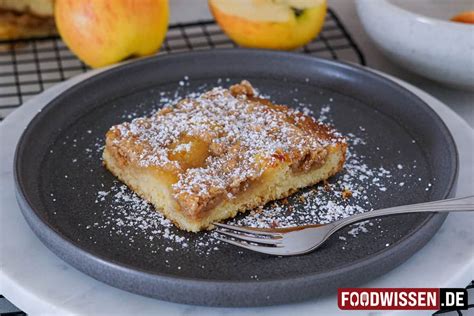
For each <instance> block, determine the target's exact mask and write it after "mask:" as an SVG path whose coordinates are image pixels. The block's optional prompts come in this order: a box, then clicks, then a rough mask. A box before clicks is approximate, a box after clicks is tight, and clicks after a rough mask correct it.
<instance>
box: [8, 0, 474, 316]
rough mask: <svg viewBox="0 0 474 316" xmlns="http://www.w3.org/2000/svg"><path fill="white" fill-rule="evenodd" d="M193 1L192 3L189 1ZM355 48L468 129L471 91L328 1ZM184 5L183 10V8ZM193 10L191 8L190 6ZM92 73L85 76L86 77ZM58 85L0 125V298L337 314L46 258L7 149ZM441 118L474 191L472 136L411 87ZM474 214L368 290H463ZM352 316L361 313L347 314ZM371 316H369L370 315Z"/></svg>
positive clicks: (79, 310) (170, 309)
mask: <svg viewBox="0 0 474 316" xmlns="http://www.w3.org/2000/svg"><path fill="white" fill-rule="evenodd" d="M191 3H192V4H191ZM171 4H172V19H173V21H177V20H180V21H186V20H192V19H196V18H205V17H206V15H207V14H208V12H207V8H206V6H205V0H194V1H192V2H191V1H187V0H171ZM330 5H332V6H333V7H335V8H336V11H337V13H338V14H339V15H340V16H341V17H342V19H343V21H344V23H345V24H346V25H348V26H349V31H350V32H351V33H352V34H353V36H354V38H355V39H356V41H358V43H359V44H360V46H361V48H362V50H363V51H364V53H365V55H366V57H367V59H368V63H369V65H371V66H372V67H374V68H377V69H381V70H384V71H387V72H388V73H392V74H396V75H397V76H400V77H403V78H404V79H408V81H410V82H412V83H415V84H417V85H418V86H420V87H422V88H423V89H425V90H427V91H429V92H430V93H432V94H434V95H436V96H437V97H438V98H440V99H441V100H443V101H444V102H445V103H447V104H448V105H449V106H450V107H451V108H452V109H453V110H454V111H456V112H458V113H459V114H460V115H461V116H462V117H463V118H464V119H466V121H468V123H469V124H470V125H471V126H472V125H474V113H473V111H472V109H473V107H474V105H473V102H472V100H473V98H472V94H468V93H465V92H460V91H455V90H452V89H449V88H445V87H442V86H440V85H438V84H435V83H433V82H430V81H428V80H425V79H422V78H420V77H416V76H414V75H411V74H408V73H406V72H403V71H401V70H399V69H398V68H397V67H396V66H394V65H392V64H390V63H389V62H387V61H386V60H385V59H384V58H383V56H381V55H380V53H379V52H378V51H376V50H375V49H374V46H373V45H372V44H371V43H370V41H369V40H368V38H367V37H366V36H365V35H364V34H363V33H362V32H363V31H362V29H361V27H360V23H359V22H358V21H357V17H356V16H355V11H354V5H353V3H352V2H350V1H345V0H344V1H342V0H341V1H330ZM183 6H186V7H187V8H188V10H183ZM191 6H192V8H190V7H191ZM88 75H90V74H86V75H85V76H88ZM81 78H82V77H77V78H75V79H73V80H72V81H69V82H66V83H62V84H60V85H58V86H56V87H54V88H53V89H50V90H48V91H47V92H45V93H44V94H43V95H42V96H41V97H40V98H35V99H32V100H30V101H29V102H30V104H28V106H24V107H22V108H20V109H19V110H17V111H15V112H14V113H12V114H11V115H9V117H8V118H7V119H6V120H5V121H4V122H3V123H1V124H0V201H1V202H0V268H1V269H0V293H2V294H3V295H5V296H6V297H7V298H8V299H10V300H11V301H12V302H13V303H15V304H16V305H17V306H18V307H20V308H21V309H23V310H24V311H25V312H27V313H29V314H31V315H53V314H57V315H66V314H84V315H94V314H105V315H109V314H115V315H122V314H123V315H127V314H138V315H140V314H141V315H145V314H155V315H156V314H166V315H176V314H177V315H187V314H196V315H221V314H228V315H254V314H267V313H269V314H274V315H287V314H289V313H290V312H291V313H295V312H296V313H299V314H302V315H312V314H315V313H321V314H322V315H330V314H334V313H337V312H338V311H339V310H338V309H337V304H336V298H335V296H330V297H327V298H324V299H320V300H312V301H307V302H304V303H300V304H291V305H283V306H276V307H265V308H242V309H232V308H207V307H196V306H187V305H180V304H174V303H168V302H163V301H158V300H154V299H149V298H145V297H141V296H138V295H134V294H130V293H128V292H125V291H121V290H118V289H115V288H112V287H110V286H108V285H105V284H103V283H101V282H98V281H95V280H94V279H92V278H90V277H88V276H86V275H84V274H82V273H80V272H78V271H76V270H75V269H74V268H72V267H71V266H69V265H68V264H66V263H64V262H62V261H61V260H60V259H58V258H57V257H56V256H55V255H54V254H52V253H51V252H50V251H49V250H48V249H47V248H46V247H45V246H43V245H42V244H41V242H40V241H39V240H38V239H37V238H36V237H35V235H34V234H33V233H32V232H31V230H30V229H29V228H28V226H27V224H26V222H25V221H24V219H23V217H22V216H21V214H20V211H19V209H18V207H17V205H16V201H15V198H14V190H13V185H12V165H13V150H14V147H15V144H16V142H17V139H18V137H19V136H20V134H21V132H22V130H23V129H24V127H25V126H26V124H27V123H28V122H29V120H30V119H31V117H32V116H33V115H34V111H36V110H38V109H39V108H41V107H42V106H43V105H44V103H45V102H46V101H47V100H48V99H50V98H52V97H53V96H54V95H55V94H57V93H58V92H59V91H61V90H62V89H65V88H66V87H67V86H69V85H71V84H73V83H74V82H75V81H77V80H79V79H81ZM411 89H413V90H414V91H416V92H417V93H418V94H419V95H420V96H421V97H422V98H423V99H425V101H427V102H428V103H429V104H430V105H431V106H432V107H433V108H434V109H435V110H436V111H437V112H438V113H439V114H440V116H441V117H442V118H443V119H444V120H445V122H446V123H447V125H448V126H449V128H450V129H451V131H452V133H453V135H454V137H455V139H456V143H457V145H458V147H459V150H460V154H461V173H460V174H461V177H460V184H459V189H458V194H459V195H467V194H474V187H473V185H472V184H473V183H474V170H473V167H474V152H473V150H472V148H473V146H474V132H473V130H472V129H470V128H469V126H468V124H466V122H465V121H463V120H462V119H461V118H460V117H459V116H457V115H455V114H454V113H453V111H451V110H450V109H449V108H448V107H446V106H445V105H443V104H442V103H440V102H439V101H437V100H436V99H434V98H432V97H430V96H429V95H427V94H425V93H423V92H422V91H420V90H417V89H416V88H414V87H412V88H411ZM472 227H474V216H472V215H469V214H461V213H458V214H451V215H450V216H449V217H448V219H447V221H446V222H445V223H444V225H443V226H442V227H441V229H440V231H439V232H438V233H437V234H436V235H435V236H434V237H433V239H432V240H431V241H430V242H429V243H428V245H426V246H425V247H424V248H423V249H421V250H420V251H419V252H418V253H417V254H415V255H414V256H413V257H411V258H410V259H409V260H408V261H407V262H406V263H404V264H403V265H401V266H400V267H398V268H396V269H395V270H393V271H391V272H390V273H387V274H386V275H384V276H383V277H380V278H378V279H376V280H373V281H372V282H369V283H367V284H366V285H364V286H368V287H397V286H399V287H427V286H432V287H448V286H450V287H464V286H465V285H466V284H467V282H468V281H469V280H470V279H472V277H473V276H474V236H473V234H472V232H471V228H472ZM351 314H354V315H358V314H361V315H362V314H367V313H362V312H361V313H357V312H352V313H351ZM372 315H374V314H373V313H372Z"/></svg>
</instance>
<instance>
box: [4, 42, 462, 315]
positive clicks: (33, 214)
mask: <svg viewBox="0 0 474 316" xmlns="http://www.w3.org/2000/svg"><path fill="white" fill-rule="evenodd" d="M236 53H238V54H267V55H269V57H273V56H277V57H278V56H286V57H288V58H296V59H306V60H307V61H308V62H314V61H318V62H320V63H323V64H326V65H330V66H335V67H339V68H341V69H348V70H349V71H357V72H359V73H362V74H363V75H365V76H369V77H374V78H375V79H376V80H379V81H383V83H384V84H386V85H389V86H391V87H392V88H395V89H397V90H399V91H400V92H402V93H404V94H408V95H409V96H410V97H411V98H416V99H418V100H419V102H418V103H419V104H420V105H421V104H422V106H423V107H424V110H426V111H427V112H429V113H430V114H431V119H434V120H436V121H437V122H436V124H437V125H438V126H440V127H442V130H443V133H444V134H445V135H446V136H447V139H448V140H449V142H448V145H449V146H450V147H451V148H450V149H452V150H450V151H449V153H450V154H451V159H452V161H453V164H454V166H453V167H454V168H453V169H454V170H453V171H454V172H453V173H452V174H450V179H449V185H448V187H447V189H446V191H445V192H444V194H443V195H444V198H447V197H449V196H451V195H453V194H454V192H455V189H456V186H455V183H456V179H457V175H458V172H459V154H458V150H457V146H456V143H455V141H454V138H453V136H452V134H451V132H450V131H449V129H448V128H447V126H446V124H445V123H444V121H443V120H442V119H441V117H440V116H439V115H438V114H437V113H436V112H435V111H434V110H433V109H432V108H431V107H430V106H429V105H428V104H427V103H426V102H425V101H423V100H422V99H421V98H419V97H418V96H417V95H415V94H414V93H412V92H411V91H409V90H408V89H406V88H405V87H403V86H401V85H399V84H398V83H396V82H394V81H391V80H389V79H388V78H385V77H383V76H381V75H380V74H377V73H374V72H371V71H369V70H366V69H365V68H364V67H363V66H360V65H357V64H353V63H348V62H342V61H335V60H330V59H324V58H319V57H314V56H308V55H303V54H300V53H294V52H281V51H270V50H259V49H242V48H238V49H235V48H230V49H213V50H206V51H194V52H181V53H175V54H168V55H157V56H152V57H147V58H141V59H139V60H134V61H129V62H125V63H123V64H120V65H117V66H115V67H111V68H109V69H106V70H104V71H101V72H100V73H98V74H95V75H93V76H91V77H88V78H86V79H84V80H82V81H80V82H78V83H76V84H74V85H73V86H71V87H69V88H67V89H66V90H64V91H62V92H61V93H60V94H59V95H57V96H55V97H54V98H52V99H51V100H50V101H49V102H48V103H47V104H46V105H45V106H44V107H43V108H42V110H41V111H40V112H39V113H37V114H36V115H35V116H34V117H33V118H32V119H31V121H30V122H29V123H28V126H27V127H26V128H25V130H24V131H23V133H22V135H21V137H20V139H19V141H18V143H17V146H16V149H15V154H14V160H13V163H14V166H13V173H14V182H15V194H16V198H17V202H18V204H19V205H20V210H21V212H22V214H23V216H24V217H25V218H26V220H27V222H28V224H29V226H30V227H31V228H32V230H33V231H34V232H35V234H36V236H37V237H39V239H40V240H41V241H42V242H43V243H44V244H45V245H46V246H47V247H48V248H49V249H50V250H51V251H53V253H54V254H55V255H56V256H59V257H60V258H61V259H62V260H65V261H66V262H68V263H70V264H71V265H72V266H73V267H75V268H77V269H79V268H78V267H77V266H76V265H74V264H72V263H71V262H70V261H69V260H66V259H65V258H64V257H63V256H62V255H60V254H58V253H57V251H55V250H54V249H51V247H50V244H49V243H48V241H47V240H46V239H47V238H46V237H45V236H43V234H44V233H46V234H48V233H50V234H53V236H54V237H55V238H58V240H57V242H59V243H61V244H62V247H61V248H63V249H64V248H71V249H72V250H71V251H76V252H79V253H82V257H83V258H85V257H89V259H88V260H93V261H98V262H101V264H105V265H107V266H109V267H111V268H113V269H117V270H126V271H125V272H127V271H128V272H129V273H130V272H131V273H139V274H142V275H143V276H146V277H151V278H159V279H162V280H163V281H172V282H178V283H179V282H183V284H185V285H186V286H188V285H189V286H191V287H199V288H201V287H202V285H203V284H204V283H205V284H206V286H211V287H212V286H213V287H218V286H222V285H228V286H235V285H238V286H242V285H244V286H254V285H258V286H269V285H272V284H275V283H279V284H280V283H281V282H286V281H300V280H308V278H315V279H324V278H327V277H330V276H331V275H334V274H339V273H342V272H345V271H346V270H355V269H356V268H363V267H364V266H367V265H370V263H371V262H373V261H382V260H383V259H384V258H387V257H390V256H391V255H393V254H397V253H399V252H400V248H403V247H404V246H405V245H404V244H405V243H408V244H410V241H411V238H413V235H416V234H420V233H422V232H423V230H426V229H427V226H426V224H427V223H428V222H432V221H433V222H434V221H437V223H436V225H435V226H437V227H436V228H435V229H434V231H435V232H436V231H437V229H438V228H439V227H440V226H441V224H442V223H443V222H444V220H445V218H446V217H447V214H440V213H433V214H431V215H429V216H427V217H426V219H425V220H423V222H422V223H420V224H419V225H418V229H416V230H414V231H412V232H411V233H410V234H408V235H405V236H403V238H401V239H399V240H398V241H397V243H396V244H395V245H393V246H392V247H388V248H385V249H382V250H380V251H378V252H376V253H374V254H371V256H370V257H369V258H362V259H358V260H356V261H353V262H351V263H348V264H346V265H344V266H341V267H339V268H337V269H336V270H330V271H325V272H321V273H316V274H315V273H307V274H303V275H299V276H293V277H285V278H277V279H270V280H268V279H267V280H262V281H257V280H234V281H228V280H209V279H199V278H189V277H178V276H176V275H174V274H166V273H161V272H150V271H145V270H143V269H139V268H136V267H134V266H130V265H127V264H123V263H119V262H116V261H115V260H113V259H110V258H106V257H102V256H100V254H95V253H92V252H90V251H89V250H87V249H85V248H83V247H80V246H78V245H76V244H75V243H74V242H72V241H70V240H69V239H68V238H66V237H65V236H63V235H62V234H61V232H59V231H57V230H56V229H55V228H54V227H52V226H51V225H50V224H49V223H48V222H47V221H46V222H45V221H44V220H43V219H42V218H41V217H40V216H39V215H38V214H37V211H36V210H35V209H34V207H33V206H32V203H31V202H30V201H29V199H28V197H27V196H26V194H25V190H24V188H23V187H22V180H21V179H20V175H19V173H20V169H21V164H20V163H19V161H20V159H19V158H20V157H21V153H22V152H21V151H22V150H23V147H24V145H25V144H24V143H25V139H26V137H27V136H28V133H29V132H31V130H32V129H33V128H34V126H35V125H36V124H38V122H41V120H42V119H43V117H47V115H48V111H49V110H50V109H53V108H54V103H55V101H56V99H58V98H60V97H61V96H62V95H63V94H66V93H68V92H70V91H71V90H76V89H81V87H82V86H83V85H87V84H88V83H90V82H91V81H94V80H100V79H101V78H102V77H106V76H109V75H110V74H111V73H113V72H116V71H124V70H126V69H127V68H133V67H139V66H140V65H141V64H146V63H148V62H150V61H153V60H156V59H160V60H162V61H163V62H165V61H166V59H177V58H183V56H184V57H186V56H188V55H192V56H194V57H195V56H197V55H200V54H203V55H209V54H236ZM342 94H344V93H342ZM39 226H43V227H42V229H41V230H43V231H41V230H40V231H37V229H39ZM431 228H432V227H431ZM44 229H46V230H44ZM432 235H433V234H431V235H430V236H429V238H428V239H427V240H426V241H425V242H424V243H423V245H424V244H426V242H428V241H429V239H431V237H432ZM423 245H422V246H419V247H417V248H418V249H421V248H422V247H423ZM418 249H417V250H415V252H416V251H418ZM415 252H412V253H411V254H410V255H409V256H408V257H410V256H411V255H413V254H414V253H415ZM84 255H85V256H84ZM404 261H405V259H404V260H402V261H401V262H404ZM364 263H365V264H364ZM396 266H398V265H395V266H394V267H396ZM80 270H81V271H82V269H80ZM83 272H85V271H83ZM85 273H86V274H87V275H90V276H91V274H90V273H87V272H85ZM93 277H94V276H93ZM94 278H95V277H94ZM100 281H102V282H106V281H104V280H103V279H100ZM106 283H108V282H106ZM190 283H191V284H190ZM109 284H110V283H109ZM142 294H143V293H142ZM246 306H247V305H246Z"/></svg>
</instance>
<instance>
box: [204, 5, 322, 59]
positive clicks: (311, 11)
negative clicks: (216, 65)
mask: <svg viewBox="0 0 474 316" xmlns="http://www.w3.org/2000/svg"><path fill="white" fill-rule="evenodd" d="M209 7H210V9H211V12H212V14H213V15H214V18H215V19H216V21H217V23H218V24H219V25H220V27H221V28H222V29H223V30H224V32H225V33H226V34H227V35H228V36H229V37H230V38H231V39H232V40H234V41H235V42H236V43H237V44H239V45H240V46H244V47H253V48H268V49H280V50H291V49H295V48H297V47H300V46H303V45H305V44H307V43H308V42H310V41H311V40H312V39H313V38H315V37H316V35H317V34H319V32H320V31H321V28H322V26H323V24H324V17H325V15H326V0H209Z"/></svg>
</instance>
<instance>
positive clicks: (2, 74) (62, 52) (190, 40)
mask: <svg viewBox="0 0 474 316" xmlns="http://www.w3.org/2000/svg"><path fill="white" fill-rule="evenodd" d="M226 47H227V48H228V47H236V45H235V44H234V43H233V42H232V41H231V40H230V39H229V38H228V37H227V36H226V35H225V34H224V33H223V32H222V31H221V30H220V28H219V26H218V25H217V24H216V23H215V22H214V21H213V20H207V21H198V22H194V23H179V24H174V25H170V27H169V30H168V34H167V37H166V39H165V41H164V43H163V47H162V49H161V51H160V53H174V52H183V51H190V50H203V49H212V48H226ZM298 51H299V52H301V53H306V54H311V55H315V56H319V57H325V58H332V59H341V60H345V61H351V62H355V63H359V64H362V65H365V59H364V55H363V54H362V52H361V51H360V49H359V48H358V46H357V44H356V43H355V42H354V41H353V39H352V37H351V36H350V34H349V33H348V32H347V30H346V29H345V27H344V25H343V24H342V23H341V21H340V20H339V18H338V17H337V15H336V14H335V12H334V11H333V10H331V9H329V10H328V14H327V15H326V21H325V23H324V27H323V30H322V32H321V33H320V34H319V36H318V38H317V39H316V40H314V41H313V42H311V43H309V44H308V45H306V46H304V47H303V48H301V49H299V50H298ZM88 69H89V68H88V67H87V66H86V65H84V64H83V63H82V62H81V61H80V60H78V59H77V58H76V57H75V56H74V54H73V53H72V52H71V51H70V50H69V49H68V48H67V47H66V45H65V44H64V43H63V42H62V41H61V39H60V38H59V37H44V38H34V39H21V40H9V41H0V120H2V119H3V118H4V117H5V116H6V115H7V114H8V113H10V112H11V111H12V110H14V109H15V108H17V107H19V106H20V105H22V104H23V103H24V102H25V101H26V100H28V99H29V98H31V97H32V96H34V95H36V94H38V93H40V92H42V91H43V90H45V89H46V88H48V87H50V86H52V85H54V84H56V83H58V82H60V81H63V80H66V79H68V78H70V77H72V76H74V75H77V74H80V73H83V72H85V71H87V70H88Z"/></svg>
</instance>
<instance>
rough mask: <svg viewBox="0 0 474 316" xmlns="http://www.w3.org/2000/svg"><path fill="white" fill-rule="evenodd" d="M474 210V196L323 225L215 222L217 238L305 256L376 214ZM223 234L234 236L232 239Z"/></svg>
mask: <svg viewBox="0 0 474 316" xmlns="http://www.w3.org/2000/svg"><path fill="white" fill-rule="evenodd" d="M460 211H474V196H467V197H462V198H454V199H447V200H440V201H434V202H427V203H419V204H412V205H403V206H396V207H390V208H384V209H379V210H376V211H371V212H366V213H362V214H356V215H353V216H350V217H346V218H343V219H341V220H338V221H335V222H332V223H329V224H322V225H319V224H317V225H305V226H297V227H288V228H253V227H243V226H233V225H227V224H221V223H213V224H214V225H215V226H217V229H216V231H217V232H218V233H219V234H220V236H218V237H216V238H217V239H219V240H221V241H224V242H226V243H229V244H232V245H235V246H239V247H242V248H246V249H249V250H253V251H257V252H261V253H266V254H270V255H277V256H293V255H301V254H304V253H308V252H310V251H313V250H315V249H316V248H318V247H319V246H321V245H322V244H323V243H324V242H325V241H326V240H327V239H328V238H329V236H331V235H332V234H334V233H335V232H337V231H338V230H339V229H341V228H343V227H345V226H347V225H349V224H353V223H356V222H360V221H364V220H367V219H370V218H374V217H380V216H387V215H395V214H406V213H431V212H460ZM223 235H226V236H229V237H231V239H229V238H226V237H224V236H223Z"/></svg>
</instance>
